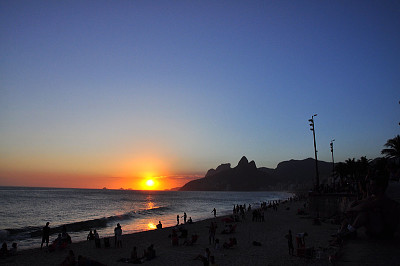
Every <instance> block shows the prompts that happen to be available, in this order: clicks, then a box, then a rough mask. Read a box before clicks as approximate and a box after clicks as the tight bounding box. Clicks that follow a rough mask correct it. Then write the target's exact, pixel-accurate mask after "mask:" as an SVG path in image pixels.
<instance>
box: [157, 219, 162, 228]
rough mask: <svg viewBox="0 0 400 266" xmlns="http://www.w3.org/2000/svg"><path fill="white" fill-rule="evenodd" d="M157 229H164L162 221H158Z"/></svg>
mask: <svg viewBox="0 0 400 266" xmlns="http://www.w3.org/2000/svg"><path fill="white" fill-rule="evenodd" d="M157 229H162V223H161V221H158V224H157Z"/></svg>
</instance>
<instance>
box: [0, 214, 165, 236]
mask: <svg viewBox="0 0 400 266" xmlns="http://www.w3.org/2000/svg"><path fill="white" fill-rule="evenodd" d="M168 210H169V208H168V207H156V208H152V209H142V210H138V211H130V212H126V213H123V214H120V215H113V216H109V217H103V218H98V219H91V220H86V221H79V222H72V223H67V224H65V226H66V228H67V232H79V231H85V230H89V229H94V228H104V227H107V225H108V224H110V223H115V222H119V221H123V220H129V219H134V218H136V217H137V215H154V214H156V215H161V214H163V213H164V212H166V211H168ZM63 227H64V225H58V226H55V227H53V226H50V234H58V233H61V232H62V228H63ZM26 234H29V235H30V236H31V237H40V236H41V235H42V227H38V226H36V227H34V226H29V227H23V228H11V229H5V230H0V238H2V239H6V238H8V237H13V238H19V237H18V236H20V237H22V236H23V235H26Z"/></svg>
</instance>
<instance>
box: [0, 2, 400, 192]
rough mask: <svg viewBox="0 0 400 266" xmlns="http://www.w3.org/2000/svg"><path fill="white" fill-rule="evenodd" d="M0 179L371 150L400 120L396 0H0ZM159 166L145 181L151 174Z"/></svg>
mask: <svg viewBox="0 0 400 266" xmlns="http://www.w3.org/2000/svg"><path fill="white" fill-rule="evenodd" d="M0 12H1V15H0V40H1V41H0V56H1V60H0V185H17V186H49V187H81V188H102V187H108V188H120V187H123V188H133V189H145V188H152V189H166V188H171V187H177V186H181V185H183V184H184V183H185V182H187V181H189V180H192V179H193V178H199V177H202V176H204V175H205V173H206V171H207V170H208V169H210V168H215V167H217V166H218V165H219V164H221V163H231V164H232V166H236V165H237V163H238V161H239V160H240V158H241V157H242V156H243V155H245V156H246V157H247V158H248V159H249V160H254V161H255V162H256V164H257V166H258V167H261V166H264V167H270V168H275V167H276V165H277V164H278V163H279V162H281V161H284V160H289V159H305V158H308V157H314V147H313V138H312V132H311V131H310V130H309V124H308V119H310V118H311V116H312V115H313V114H318V116H317V117H315V128H316V138H317V148H318V156H319V158H318V159H321V160H325V161H331V153H330V147H329V143H330V141H331V140H332V139H335V142H334V145H335V146H334V147H335V160H336V161H344V160H346V159H347V158H353V157H355V158H356V159H357V158H360V157H361V156H367V158H369V159H370V158H375V157H378V156H380V151H381V150H382V148H383V145H384V144H385V142H386V141H387V140H388V139H390V138H393V137H394V136H395V135H397V134H399V132H400V126H399V124H398V123H399V122H400V104H399V100H400V49H399V47H400V2H399V1H394V0H387V1H348V0H346V1H320V0H316V1H270V0H267V1H134V0H132V1H128V0H126V1H100V0H99V1H15V0H12V1H1V2H0ZM147 179H153V180H154V182H155V184H154V185H153V186H151V187H150V186H146V185H145V182H146V180H147Z"/></svg>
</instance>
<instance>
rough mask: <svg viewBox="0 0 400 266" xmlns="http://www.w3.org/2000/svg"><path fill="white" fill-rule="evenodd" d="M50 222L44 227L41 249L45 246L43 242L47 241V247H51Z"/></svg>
mask: <svg viewBox="0 0 400 266" xmlns="http://www.w3.org/2000/svg"><path fill="white" fill-rule="evenodd" d="M49 224H50V223H49V222H47V223H46V226H44V227H43V232H42V244H41V245H40V249H42V248H43V243H44V242H46V247H49V237H50V227H49Z"/></svg>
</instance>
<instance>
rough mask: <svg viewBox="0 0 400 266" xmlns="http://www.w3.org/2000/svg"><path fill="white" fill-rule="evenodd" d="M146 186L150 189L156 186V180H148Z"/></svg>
mask: <svg viewBox="0 0 400 266" xmlns="http://www.w3.org/2000/svg"><path fill="white" fill-rule="evenodd" d="M146 185H147V186H148V187H152V186H154V180H153V179H149V180H147V181H146Z"/></svg>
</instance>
